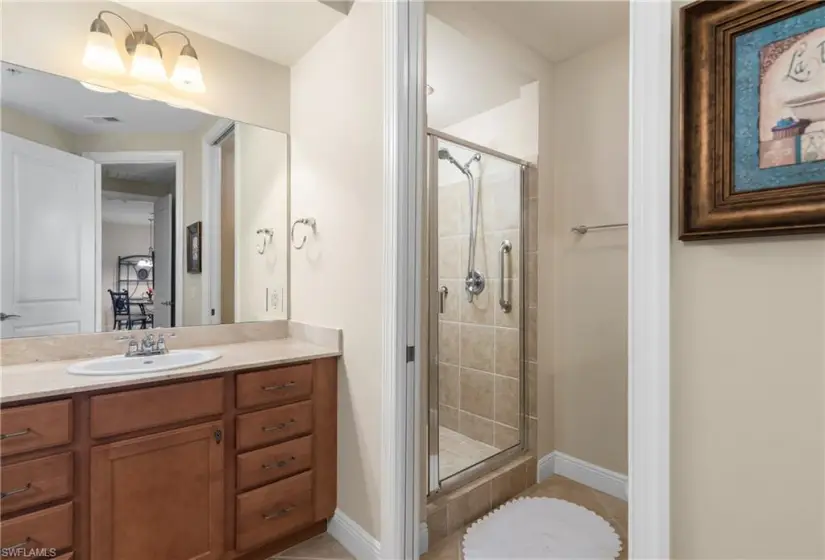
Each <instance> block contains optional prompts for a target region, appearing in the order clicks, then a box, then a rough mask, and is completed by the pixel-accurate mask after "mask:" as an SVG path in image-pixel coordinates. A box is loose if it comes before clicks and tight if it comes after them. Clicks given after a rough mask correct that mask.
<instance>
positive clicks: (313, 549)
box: [269, 533, 355, 560]
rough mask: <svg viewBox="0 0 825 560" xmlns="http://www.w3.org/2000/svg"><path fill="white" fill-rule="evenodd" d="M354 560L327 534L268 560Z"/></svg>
mask: <svg viewBox="0 0 825 560" xmlns="http://www.w3.org/2000/svg"><path fill="white" fill-rule="evenodd" d="M276 559H277V560H287V559H288V560H355V557H354V556H353V555H352V554H350V553H349V552H347V549H345V548H344V547H343V546H341V544H340V543H339V542H338V541H336V540H335V539H334V538H332V537H331V536H330V535H329V533H324V534H323V535H318V536H317V537H314V538H312V539H309V540H308V541H306V542H302V543H301V544H297V545H295V546H293V547H292V548H289V549H287V550H285V551H283V552H281V553H280V554H277V555H275V556H272V557H271V558H270V559H269V560H276Z"/></svg>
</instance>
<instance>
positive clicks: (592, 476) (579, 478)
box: [538, 451, 627, 501]
mask: <svg viewBox="0 0 825 560" xmlns="http://www.w3.org/2000/svg"><path fill="white" fill-rule="evenodd" d="M554 474H558V475H561V476H563V477H566V478H569V479H570V480H575V481H576V482H578V483H579V484H584V485H585V486H589V487H590V488H593V489H594V490H598V491H599V492H604V493H605V494H610V495H611V496H614V497H616V498H619V499H620V500H624V501H627V475H625V474H619V473H617V472H613V471H610V470H607V469H605V468H602V467H600V466H598V465H594V464H592V463H588V462H587V461H582V460H581V459H576V458H575V457H571V456H570V455H568V454H566V453H562V452H561V451H553V452H552V453H550V454H548V455H545V456H544V457H542V458H541V459H539V462H538V482H541V481H542V480H544V479H546V478H548V477H550V476H552V475H554Z"/></svg>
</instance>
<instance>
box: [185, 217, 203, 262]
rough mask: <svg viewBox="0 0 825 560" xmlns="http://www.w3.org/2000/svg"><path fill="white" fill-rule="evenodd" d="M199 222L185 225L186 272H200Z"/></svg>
mask: <svg viewBox="0 0 825 560" xmlns="http://www.w3.org/2000/svg"><path fill="white" fill-rule="evenodd" d="M201 268H202V267H201V222H195V223H194V224H190V225H188V226H186V272H190V273H192V274H200V273H201Z"/></svg>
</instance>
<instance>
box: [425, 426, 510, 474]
mask: <svg viewBox="0 0 825 560" xmlns="http://www.w3.org/2000/svg"><path fill="white" fill-rule="evenodd" d="M438 449H439V453H438V471H439V475H440V477H441V480H444V479H446V478H448V477H450V476H452V475H454V474H456V473H458V472H461V471H463V470H464V469H467V468H469V467H472V466H473V465H475V464H477V463H481V462H482V461H484V460H485V459H487V458H489V457H492V456H493V455H495V454H496V453H499V452H500V451H501V450H500V449H498V448H496V447H493V446H492V445H487V444H486V443H483V442H480V441H476V440H474V439H472V438H469V437H467V436H465V435H464V434H459V433H458V432H454V431H452V430H450V429H448V428H445V427H444V426H441V427H440V429H439V430H438Z"/></svg>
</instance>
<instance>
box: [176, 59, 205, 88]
mask: <svg viewBox="0 0 825 560" xmlns="http://www.w3.org/2000/svg"><path fill="white" fill-rule="evenodd" d="M170 81H171V82H172V85H174V86H175V87H176V88H178V89H180V90H183V91H189V92H192V93H203V92H205V91H206V85H205V84H204V83H203V74H201V64H200V62H198V59H197V58H195V57H194V56H189V55H188V54H183V53H181V55H180V56H179V57H178V61H177V63H176V64H175V70H174V72H172V78H171V80H170Z"/></svg>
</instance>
